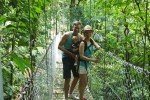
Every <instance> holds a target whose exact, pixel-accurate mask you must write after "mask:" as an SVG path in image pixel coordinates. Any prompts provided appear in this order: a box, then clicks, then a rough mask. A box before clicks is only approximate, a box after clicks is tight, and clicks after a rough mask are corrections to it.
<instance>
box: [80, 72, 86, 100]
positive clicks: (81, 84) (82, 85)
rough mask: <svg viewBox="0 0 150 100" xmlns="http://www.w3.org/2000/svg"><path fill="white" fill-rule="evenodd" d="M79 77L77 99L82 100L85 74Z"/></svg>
mask: <svg viewBox="0 0 150 100" xmlns="http://www.w3.org/2000/svg"><path fill="white" fill-rule="evenodd" d="M79 77H80V79H79V98H80V100H83V96H84V91H85V88H86V85H87V74H80V75H79Z"/></svg>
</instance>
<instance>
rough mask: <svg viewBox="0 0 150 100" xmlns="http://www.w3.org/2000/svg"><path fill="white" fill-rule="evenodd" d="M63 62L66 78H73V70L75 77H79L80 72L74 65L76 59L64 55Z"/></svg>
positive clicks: (64, 76)
mask: <svg viewBox="0 0 150 100" xmlns="http://www.w3.org/2000/svg"><path fill="white" fill-rule="evenodd" d="M62 62H63V78H64V79H69V78H71V71H72V73H73V77H79V73H78V71H77V69H76V67H75V66H74V63H75V60H74V59H71V58H70V57H67V56H66V57H63V58H62Z"/></svg>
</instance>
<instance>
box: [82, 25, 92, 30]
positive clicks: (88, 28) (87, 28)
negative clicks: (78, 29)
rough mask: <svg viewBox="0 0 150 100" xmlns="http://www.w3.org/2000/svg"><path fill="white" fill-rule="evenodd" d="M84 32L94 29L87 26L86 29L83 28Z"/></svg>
mask: <svg viewBox="0 0 150 100" xmlns="http://www.w3.org/2000/svg"><path fill="white" fill-rule="evenodd" d="M83 30H84V31H88V30H89V31H92V30H93V29H92V27H91V26H90V25H86V26H85V27H84V28H83Z"/></svg>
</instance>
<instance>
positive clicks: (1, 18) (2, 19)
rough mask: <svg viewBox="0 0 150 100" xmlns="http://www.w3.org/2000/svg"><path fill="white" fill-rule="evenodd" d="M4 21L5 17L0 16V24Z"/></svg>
mask: <svg viewBox="0 0 150 100" xmlns="http://www.w3.org/2000/svg"><path fill="white" fill-rule="evenodd" d="M5 21H6V17H4V16H0V24H2V23H3V22H5Z"/></svg>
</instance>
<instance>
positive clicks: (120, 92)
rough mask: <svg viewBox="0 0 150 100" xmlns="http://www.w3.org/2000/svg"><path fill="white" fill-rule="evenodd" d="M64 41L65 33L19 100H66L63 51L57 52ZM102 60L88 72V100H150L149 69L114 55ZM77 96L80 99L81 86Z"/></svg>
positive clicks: (20, 94)
mask: <svg viewBox="0 0 150 100" xmlns="http://www.w3.org/2000/svg"><path fill="white" fill-rule="evenodd" d="M60 38H61V34H58V35H56V36H54V38H53V42H52V43H51V44H50V45H49V47H48V48H47V50H46V51H45V52H43V53H42V54H41V55H44V56H43V59H42V60H41V61H40V62H39V64H38V67H37V68H36V71H35V72H34V73H33V75H32V76H31V77H30V78H28V79H27V81H26V83H25V84H24V85H23V87H22V89H21V91H20V93H19V95H18V100H64V92H63V77H62V62H61V51H59V50H58V49H57V46H58V42H59V40H60ZM100 57H101V58H100V64H92V65H93V66H92V67H91V68H90V71H89V73H88V74H89V82H88V87H87V88H86V93H85V94H86V97H87V98H88V100H126V99H127V100H149V90H148V87H149V86H148V85H146V84H144V83H143V82H146V81H147V82H148V76H149V74H150V72H149V71H148V70H145V69H142V68H141V67H139V66H135V65H133V64H131V63H129V62H126V61H124V60H121V58H119V57H117V56H115V55H114V54H113V53H111V52H105V54H101V55H100ZM110 59H111V60H110ZM114 67H115V68H114ZM129 69H130V71H127V70H129ZM95 72H96V74H95ZM130 72H132V73H134V74H132V75H131V74H130ZM74 95H76V96H78V89H77V87H76V89H75V91H74Z"/></svg>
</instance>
